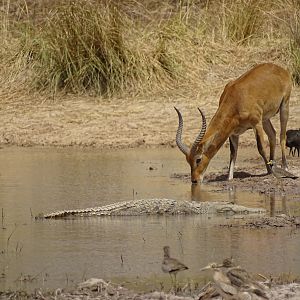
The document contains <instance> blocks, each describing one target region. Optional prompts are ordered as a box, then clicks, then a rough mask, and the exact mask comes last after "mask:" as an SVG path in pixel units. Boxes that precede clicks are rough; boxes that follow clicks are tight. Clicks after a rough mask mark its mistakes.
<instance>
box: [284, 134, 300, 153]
mask: <svg viewBox="0 0 300 300" xmlns="http://www.w3.org/2000/svg"><path fill="white" fill-rule="evenodd" d="M286 146H287V147H288V148H290V152H289V155H291V153H292V155H293V156H295V154H296V150H297V152H298V157H299V152H300V129H289V130H288V131H287V132H286Z"/></svg>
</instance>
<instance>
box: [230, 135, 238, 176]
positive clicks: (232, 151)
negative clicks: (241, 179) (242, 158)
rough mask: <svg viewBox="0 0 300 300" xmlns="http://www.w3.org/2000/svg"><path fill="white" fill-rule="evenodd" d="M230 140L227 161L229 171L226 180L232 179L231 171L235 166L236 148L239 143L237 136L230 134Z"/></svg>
mask: <svg viewBox="0 0 300 300" xmlns="http://www.w3.org/2000/svg"><path fill="white" fill-rule="evenodd" d="M229 142H230V162H229V173H228V180H231V179H233V171H234V166H235V161H236V157H237V150H238V145H239V136H238V135H232V136H230V137H229Z"/></svg>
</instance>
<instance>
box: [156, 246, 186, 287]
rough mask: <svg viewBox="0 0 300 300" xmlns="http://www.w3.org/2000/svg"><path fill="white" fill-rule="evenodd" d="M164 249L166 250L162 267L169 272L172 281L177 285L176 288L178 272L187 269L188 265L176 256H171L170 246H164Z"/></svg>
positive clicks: (165, 271)
mask: <svg viewBox="0 0 300 300" xmlns="http://www.w3.org/2000/svg"><path fill="white" fill-rule="evenodd" d="M163 251H164V258H163V261H162V266H161V268H162V270H163V272H164V273H169V275H170V277H171V280H172V283H173V284H174V285H175V289H176V275H177V273H178V272H180V271H184V270H187V269H188V267H187V266H186V265H185V264H183V263H182V262H180V261H179V260H177V259H176V258H173V257H171V256H170V247H169V246H164V247H163ZM172 275H173V276H174V281H173V278H172Z"/></svg>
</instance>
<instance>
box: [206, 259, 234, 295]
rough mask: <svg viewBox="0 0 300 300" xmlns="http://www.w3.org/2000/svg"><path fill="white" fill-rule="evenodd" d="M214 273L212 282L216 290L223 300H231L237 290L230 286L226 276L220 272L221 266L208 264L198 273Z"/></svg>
mask: <svg viewBox="0 0 300 300" xmlns="http://www.w3.org/2000/svg"><path fill="white" fill-rule="evenodd" d="M210 269H212V270H213V271H214V274H213V280H214V282H215V286H216V290H217V292H218V293H219V294H220V295H221V297H222V298H223V299H225V300H227V299H232V298H233V297H234V296H236V295H237V294H238V289H237V288H236V287H234V286H233V285H232V284H231V281H230V279H229V278H228V276H227V275H226V274H225V273H224V272H223V271H222V265H221V264H217V263H210V264H209V265H207V266H206V267H204V268H202V269H201V270H200V271H205V270H210Z"/></svg>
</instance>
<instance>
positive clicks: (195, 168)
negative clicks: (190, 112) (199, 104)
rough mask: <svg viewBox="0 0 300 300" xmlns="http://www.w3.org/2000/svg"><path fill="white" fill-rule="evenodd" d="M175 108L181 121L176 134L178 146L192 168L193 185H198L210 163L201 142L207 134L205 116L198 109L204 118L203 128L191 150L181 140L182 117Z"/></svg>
mask: <svg viewBox="0 0 300 300" xmlns="http://www.w3.org/2000/svg"><path fill="white" fill-rule="evenodd" d="M174 108H175V110H176V112H177V114H178V120H179V124H178V129H177V133H176V144H177V146H178V148H179V150H180V151H181V152H182V153H183V154H184V155H185V157H186V160H187V162H188V163H189V165H190V167H191V181H192V183H193V184H196V183H198V180H199V179H200V182H201V181H202V180H203V173H204V172H205V170H206V167H207V165H208V161H209V159H208V158H207V157H205V156H204V155H203V145H202V144H201V141H202V140H203V137H204V135H205V132H206V119H205V115H204V113H203V112H202V111H201V109H200V108H198V110H199V112H200V114H201V117H202V128H201V130H200V132H199V134H198V136H197V137H196V139H195V141H194V143H193V145H192V146H191V148H189V147H188V146H187V145H185V144H184V143H183V142H182V140H181V135H182V129H183V119H182V115H181V113H180V111H179V110H178V109H177V108H176V107H174Z"/></svg>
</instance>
